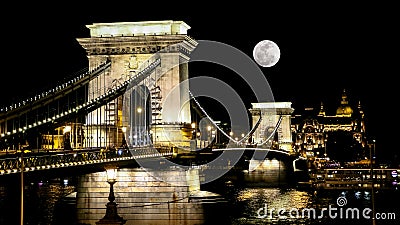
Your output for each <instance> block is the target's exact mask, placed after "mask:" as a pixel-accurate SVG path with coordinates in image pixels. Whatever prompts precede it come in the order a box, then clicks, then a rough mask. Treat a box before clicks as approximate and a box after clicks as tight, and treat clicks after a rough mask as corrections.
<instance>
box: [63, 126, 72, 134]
mask: <svg viewBox="0 0 400 225" xmlns="http://www.w3.org/2000/svg"><path fill="white" fill-rule="evenodd" d="M70 131H71V126H65V127H64V129H63V133H64V134H65V133H67V132H70Z"/></svg>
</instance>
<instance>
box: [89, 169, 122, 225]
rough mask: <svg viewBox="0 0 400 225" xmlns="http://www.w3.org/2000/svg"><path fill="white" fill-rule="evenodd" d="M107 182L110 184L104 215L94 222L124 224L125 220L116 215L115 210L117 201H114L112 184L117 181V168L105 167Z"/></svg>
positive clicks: (111, 224) (112, 224)
mask: <svg viewBox="0 0 400 225" xmlns="http://www.w3.org/2000/svg"><path fill="white" fill-rule="evenodd" d="M106 173H107V183H109V184H110V192H109V194H108V201H109V202H108V203H107V204H106V207H107V208H106V215H105V216H104V217H103V218H102V219H100V220H99V221H97V222H96V224H101V225H117V224H119V225H121V224H125V222H126V220H125V219H123V218H122V217H120V216H119V215H118V212H117V205H118V204H117V203H115V202H114V200H115V196H114V184H115V183H116V182H117V179H116V177H117V169H116V168H107V169H106Z"/></svg>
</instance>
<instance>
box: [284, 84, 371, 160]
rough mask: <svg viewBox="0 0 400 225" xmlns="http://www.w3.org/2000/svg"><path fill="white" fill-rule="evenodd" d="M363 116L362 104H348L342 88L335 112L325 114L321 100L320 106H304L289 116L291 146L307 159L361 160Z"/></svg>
mask: <svg viewBox="0 0 400 225" xmlns="http://www.w3.org/2000/svg"><path fill="white" fill-rule="evenodd" d="M364 117H365V115H364V112H363V110H362V107H361V103H360V102H358V105H357V106H351V105H350V104H349V101H348V98H347V93H346V91H345V90H343V93H342V96H341V101H340V104H339V106H338V107H337V108H336V114H335V115H328V114H327V112H326V109H325V107H324V104H323V103H321V105H320V107H319V109H316V108H305V109H304V112H303V113H302V114H301V115H300V114H297V113H296V111H295V113H294V114H293V115H292V119H291V122H292V125H291V129H292V134H293V135H292V137H293V139H294V140H293V143H294V148H295V150H297V151H298V152H300V153H302V155H303V156H304V157H307V158H326V157H329V158H331V159H336V160H340V161H351V160H358V159H361V158H363V157H364V150H365V149H364V147H365V146H366V144H367V143H366V136H365V118H364Z"/></svg>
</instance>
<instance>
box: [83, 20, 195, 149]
mask: <svg viewBox="0 0 400 225" xmlns="http://www.w3.org/2000/svg"><path fill="white" fill-rule="evenodd" d="M87 28H89V29H90V37H89V38H78V39H77V40H78V42H79V44H80V45H81V46H82V47H83V48H84V49H85V50H86V53H87V57H88V60H89V68H95V67H97V66H98V65H100V64H102V63H104V62H105V61H107V60H109V61H111V67H110V69H109V70H108V71H107V72H105V73H103V74H102V75H101V76H98V77H97V78H96V79H93V80H91V81H90V83H89V86H88V99H89V101H90V100H96V99H97V98H98V97H99V96H102V95H103V94H105V93H106V92H107V91H108V90H109V89H112V88H113V87H115V86H118V85H121V84H122V83H124V82H125V81H127V80H129V79H131V78H132V77H135V76H139V75H140V74H142V73H146V76H144V77H143V78H142V79H140V80H139V81H138V82H137V83H135V84H132V85H130V86H128V88H127V90H126V93H125V94H124V95H123V96H119V97H118V98H116V99H115V100H113V101H110V102H108V103H107V104H106V105H104V106H102V107H100V108H99V109H96V110H94V111H93V112H91V113H89V114H88V116H87V119H86V125H87V126H88V127H89V129H87V130H88V132H89V133H88V134H86V135H87V136H88V137H89V139H90V140H91V141H92V143H91V145H92V146H104V145H105V144H106V143H107V144H109V145H114V146H116V147H117V146H122V145H123V144H124V142H125V141H126V142H127V143H128V145H130V146H146V145H150V144H155V145H157V144H158V145H160V146H166V145H168V146H169V145H171V143H173V144H174V145H175V146H176V145H177V146H189V141H190V133H189V132H188V131H189V129H188V128H190V123H191V116H190V104H189V99H190V98H189V93H188V92H187V90H188V87H187V85H188V84H187V82H185V83H186V84H183V85H182V84H180V83H181V82H182V81H184V80H186V79H188V64H187V62H188V60H189V57H188V55H189V54H190V52H191V51H192V50H193V49H194V48H195V47H196V45H197V42H196V41H195V40H193V39H192V38H190V37H189V36H188V35H187V31H188V30H189V29H190V26H189V25H187V24H186V23H185V22H183V21H172V20H165V21H143V22H117V23H93V24H91V25H87ZM157 60H161V62H160V66H159V67H157V68H151V69H149V70H148V67H149V65H151V64H152V63H154V62H156V61H157ZM138 78H139V77H138ZM178 84H180V88H179V89H178V90H176V88H175V87H176V86H177V85H178ZM168 99H169V100H168ZM171 99H173V101H171ZM166 109H168V110H166ZM107 147H108V146H107ZM110 147H112V146H110Z"/></svg>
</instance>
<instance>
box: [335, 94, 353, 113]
mask: <svg viewBox="0 0 400 225" xmlns="http://www.w3.org/2000/svg"><path fill="white" fill-rule="evenodd" d="M352 114H353V109H352V108H351V107H350V106H349V102H348V101H347V95H346V91H345V90H343V94H342V101H341V102H340V106H339V107H338V108H337V110H336V116H351V115H352Z"/></svg>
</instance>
